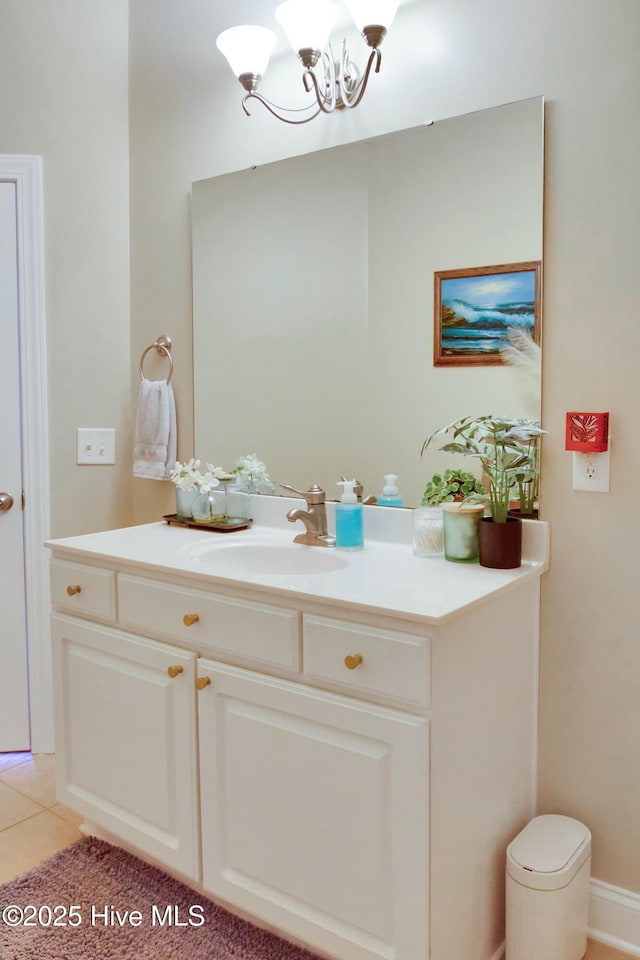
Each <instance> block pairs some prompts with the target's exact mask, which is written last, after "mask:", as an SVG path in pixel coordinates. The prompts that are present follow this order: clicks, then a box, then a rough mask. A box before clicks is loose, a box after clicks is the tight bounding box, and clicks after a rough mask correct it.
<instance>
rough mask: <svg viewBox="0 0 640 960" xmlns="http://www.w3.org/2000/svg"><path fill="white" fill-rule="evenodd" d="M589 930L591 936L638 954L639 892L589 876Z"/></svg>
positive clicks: (639, 943) (629, 952) (639, 947)
mask: <svg viewBox="0 0 640 960" xmlns="http://www.w3.org/2000/svg"><path fill="white" fill-rule="evenodd" d="M588 932H589V936H590V937H591V939H592V940H599V941H600V942H601V943H606V944H608V946H610V947H615V948H616V950H622V951H624V953H628V954H630V955H631V956H632V957H640V895H639V894H637V893H632V892H631V891H630V890H624V889H623V888H622V887H614V886H613V885H612V884H610V883H604V882H603V881H602V880H591V882H590V886H589V931H588Z"/></svg>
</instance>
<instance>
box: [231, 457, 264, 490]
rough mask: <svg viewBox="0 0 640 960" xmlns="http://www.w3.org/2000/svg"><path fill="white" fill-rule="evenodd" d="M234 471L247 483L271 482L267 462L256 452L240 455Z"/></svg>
mask: <svg viewBox="0 0 640 960" xmlns="http://www.w3.org/2000/svg"><path fill="white" fill-rule="evenodd" d="M232 473H234V474H235V475H236V476H237V477H238V479H239V480H242V481H243V482H244V483H247V484H252V483H257V482H264V483H270V482H271V477H270V476H269V474H268V472H267V467H266V464H265V463H263V462H262V460H260V458H259V457H258V456H256V454H255V453H247V454H245V456H244V457H238V459H237V460H236V465H235V467H234V468H233V470H232Z"/></svg>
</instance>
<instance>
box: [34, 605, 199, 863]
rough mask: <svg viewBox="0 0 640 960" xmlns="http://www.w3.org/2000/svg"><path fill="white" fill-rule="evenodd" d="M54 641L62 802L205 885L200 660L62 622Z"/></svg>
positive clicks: (56, 624)
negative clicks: (198, 723) (201, 826)
mask: <svg viewBox="0 0 640 960" xmlns="http://www.w3.org/2000/svg"><path fill="white" fill-rule="evenodd" d="M52 636H53V656H54V671H55V673H54V689H55V717H56V766H57V793H58V799H59V800H60V802H61V803H64V804H66V805H67V806H68V807H71V808H72V809H73V810H76V811H78V812H79V813H82V814H84V815H85V816H86V817H87V818H89V819H90V820H92V821H94V822H95V823H96V824H98V825H99V826H101V827H104V828H105V829H106V830H108V831H110V832H112V833H113V834H114V835H115V836H117V837H118V838H120V839H122V840H123V841H124V842H125V843H128V844H132V845H134V846H135V847H137V848H139V849H140V850H141V851H144V852H145V853H147V854H149V855H150V856H152V857H153V858H154V859H157V860H159V861H160V862H162V863H163V864H166V865H167V866H171V867H174V868H175V869H177V870H179V871H180V872H181V873H184V874H185V875H186V876H188V877H191V878H193V879H198V878H199V874H200V869H199V862H200V858H199V831H198V817H197V813H198V805H197V795H198V776H197V748H196V739H197V738H196V714H195V662H196V656H195V654H193V653H189V652H187V651H184V650H180V649H178V648H177V647H172V646H169V645H168V644H161V643H155V642H152V641H149V640H145V639H143V638H137V637H130V636H129V635H128V634H126V633H122V632H120V631H117V630H113V629H110V628H108V627H98V626H94V625H90V624H80V623H77V622H75V621H73V620H72V619H70V618H67V617H63V616H60V617H53V618H52ZM170 668H178V669H170ZM180 668H181V669H180ZM170 674H172V675H174V676H171V675H170Z"/></svg>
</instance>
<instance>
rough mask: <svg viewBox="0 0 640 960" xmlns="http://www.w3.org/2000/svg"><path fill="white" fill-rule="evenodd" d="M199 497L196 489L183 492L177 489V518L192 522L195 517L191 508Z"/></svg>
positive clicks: (179, 488)
mask: <svg viewBox="0 0 640 960" xmlns="http://www.w3.org/2000/svg"><path fill="white" fill-rule="evenodd" d="M197 496H198V491H197V490H196V488H195V487H193V489H191V490H183V489H181V487H176V517H177V518H178V519H179V520H191V518H192V516H193V514H192V513H191V508H192V506H193V501H194V500H195V498H196V497H197Z"/></svg>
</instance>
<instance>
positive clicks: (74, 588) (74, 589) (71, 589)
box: [67, 583, 82, 597]
mask: <svg viewBox="0 0 640 960" xmlns="http://www.w3.org/2000/svg"><path fill="white" fill-rule="evenodd" d="M67 593H68V594H69V596H70V597H75V595H76V593H82V587H81V586H80V584H78V583H74V584H71V583H70V584H69V586H68V587H67Z"/></svg>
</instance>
